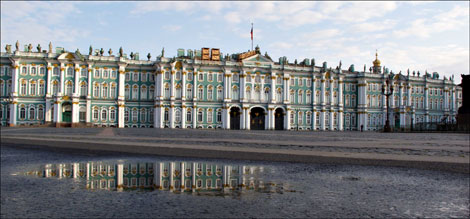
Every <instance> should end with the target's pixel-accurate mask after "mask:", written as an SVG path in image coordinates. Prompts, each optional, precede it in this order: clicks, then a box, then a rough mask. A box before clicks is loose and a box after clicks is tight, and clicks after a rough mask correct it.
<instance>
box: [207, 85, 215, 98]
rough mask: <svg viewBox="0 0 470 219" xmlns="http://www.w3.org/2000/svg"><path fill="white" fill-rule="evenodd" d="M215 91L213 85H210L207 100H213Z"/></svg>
mask: <svg viewBox="0 0 470 219" xmlns="http://www.w3.org/2000/svg"><path fill="white" fill-rule="evenodd" d="M213 93H214V89H212V86H210V85H209V86H208V87H207V100H208V101H212V100H213Z"/></svg>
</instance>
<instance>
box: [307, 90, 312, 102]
mask: <svg viewBox="0 0 470 219" xmlns="http://www.w3.org/2000/svg"><path fill="white" fill-rule="evenodd" d="M306 98H307V104H311V103H312V94H311V93H310V91H307V95H306Z"/></svg>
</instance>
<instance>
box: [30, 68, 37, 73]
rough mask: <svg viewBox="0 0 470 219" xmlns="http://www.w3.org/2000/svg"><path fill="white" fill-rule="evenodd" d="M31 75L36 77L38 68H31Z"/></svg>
mask: <svg viewBox="0 0 470 219" xmlns="http://www.w3.org/2000/svg"><path fill="white" fill-rule="evenodd" d="M31 75H36V67H31Z"/></svg>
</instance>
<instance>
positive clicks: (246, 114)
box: [242, 107, 251, 130]
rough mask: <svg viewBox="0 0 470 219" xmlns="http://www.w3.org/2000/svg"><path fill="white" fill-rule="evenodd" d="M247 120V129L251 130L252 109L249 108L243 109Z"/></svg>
mask: <svg viewBox="0 0 470 219" xmlns="http://www.w3.org/2000/svg"><path fill="white" fill-rule="evenodd" d="M242 115H244V116H243V117H244V119H245V129H246V130H250V125H251V124H250V109H249V108H248V107H243V114H242Z"/></svg>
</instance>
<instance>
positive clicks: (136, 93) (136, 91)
mask: <svg viewBox="0 0 470 219" xmlns="http://www.w3.org/2000/svg"><path fill="white" fill-rule="evenodd" d="M138 98H139V86H137V85H134V86H133V87H132V99H133V100H137V99H138Z"/></svg>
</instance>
